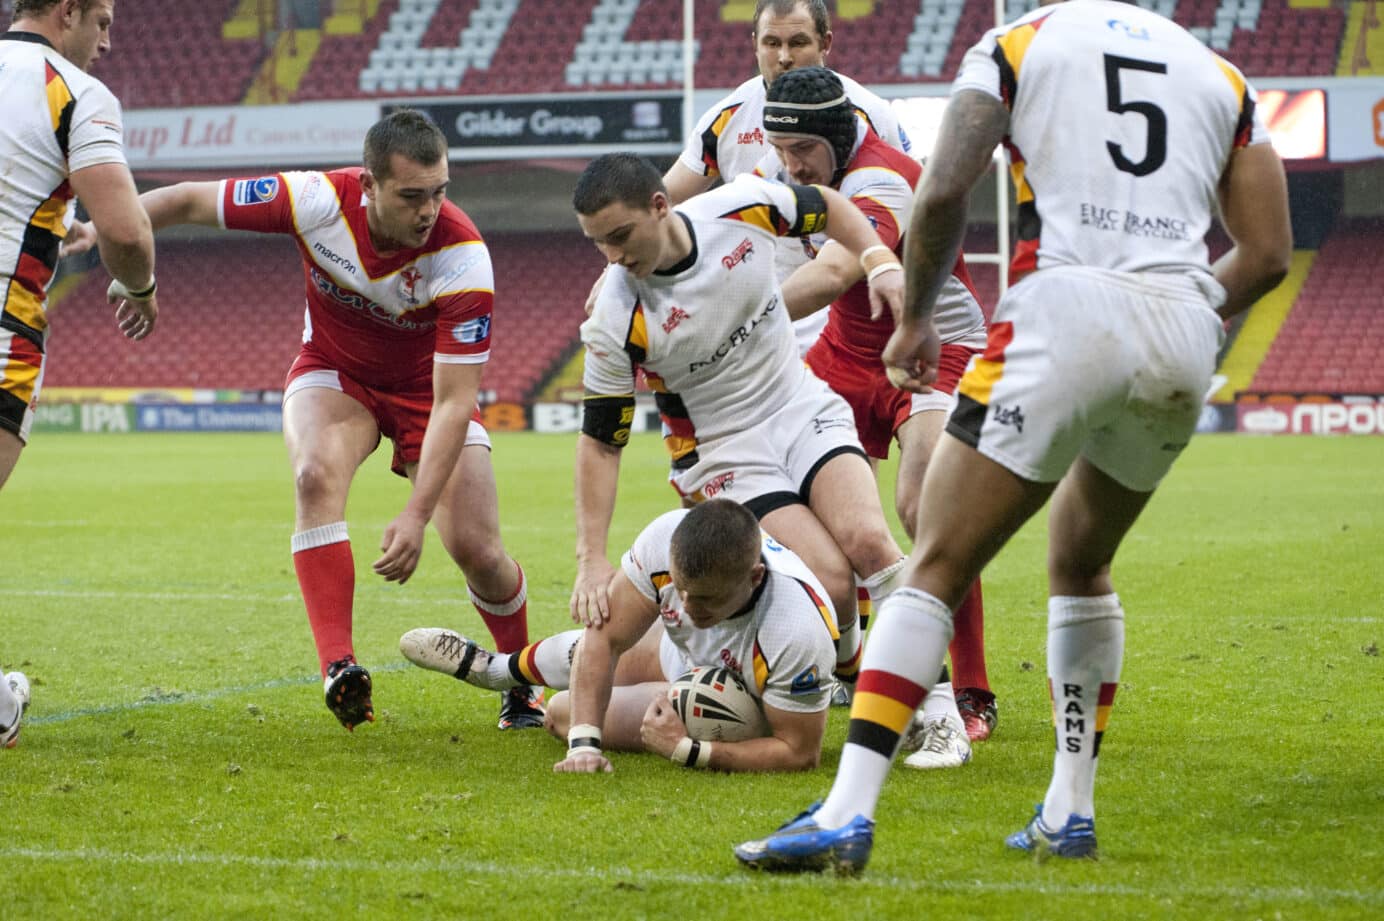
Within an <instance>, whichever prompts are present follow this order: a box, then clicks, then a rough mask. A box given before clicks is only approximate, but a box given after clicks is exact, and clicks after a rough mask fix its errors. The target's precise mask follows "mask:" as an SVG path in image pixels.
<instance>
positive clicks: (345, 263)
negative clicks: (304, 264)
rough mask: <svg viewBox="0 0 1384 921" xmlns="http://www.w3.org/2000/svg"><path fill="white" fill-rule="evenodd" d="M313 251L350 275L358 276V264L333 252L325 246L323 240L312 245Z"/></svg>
mask: <svg viewBox="0 0 1384 921" xmlns="http://www.w3.org/2000/svg"><path fill="white" fill-rule="evenodd" d="M312 251H313V252H314V253H316V254H317V255H319V256H321V257H322V258H323V259H324V260H326V261H327V262H330V263H331V264H332V265H334V266H337V267H339V268H341V269H343V270H345V271H346V273H347V274H349V275H354V274H356V264H355V263H354V262H352V261H351V260H350V259H347V258H346V257H345V256H343V255H341V254H340V253H336V252H333V251H332V250H330V249H328V248H327V247H326V246H324V245H323V243H322V241H321V240H316V241H314V242H313V244H312Z"/></svg>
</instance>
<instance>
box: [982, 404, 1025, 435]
mask: <svg viewBox="0 0 1384 921" xmlns="http://www.w3.org/2000/svg"><path fill="white" fill-rule="evenodd" d="M990 418H992V419H994V420H995V424H996V425H1012V426H1014V428H1016V429H1018V430H1019V434H1020V435H1022V434H1023V433H1024V411H1023V409H1022V408H1021V407H1018V406H1001V405H1000V404H998V403H992V404H991V405H990Z"/></svg>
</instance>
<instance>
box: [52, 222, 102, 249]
mask: <svg viewBox="0 0 1384 921" xmlns="http://www.w3.org/2000/svg"><path fill="white" fill-rule="evenodd" d="M95 245H96V228H95V227H94V226H92V223H91V221H73V222H72V226H71V227H69V228H68V230H67V236H65V237H63V241H62V245H61V246H59V247H58V258H62V257H63V256H80V255H81V254H82V253H85V252H86V251H87V250H89V249H91V248H92V247H93V246H95Z"/></svg>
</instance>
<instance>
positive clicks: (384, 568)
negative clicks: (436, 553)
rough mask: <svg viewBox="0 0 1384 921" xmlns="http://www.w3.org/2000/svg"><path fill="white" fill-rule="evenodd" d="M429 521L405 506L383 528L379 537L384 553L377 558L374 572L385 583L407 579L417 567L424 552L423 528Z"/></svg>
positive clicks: (405, 580) (400, 582) (401, 582)
mask: <svg viewBox="0 0 1384 921" xmlns="http://www.w3.org/2000/svg"><path fill="white" fill-rule="evenodd" d="M426 525H427V522H426V521H425V520H424V519H422V518H420V517H419V516H417V515H415V514H413V513H412V512H410V511H409V510H408V509H404V510H403V511H402V512H400V513H399V516H398V517H397V518H395V519H394V520H393V521H391V522H390V523H389V525H388V526H387V527H386V528H385V529H384V537H383V538H381V539H380V549H381V550H383V551H384V556H382V557H380V558H379V559H378V560H376V561H375V564H374V569H375V574H376V575H379V576H383V577H384V580H385V581H386V582H398V583H399V584H400V585H402V584H404V583H405V582H407V581H408V579H409V576H411V575H413V571H414V570H415V569H417V568H418V559H419V558H420V557H421V556H422V555H423V528H424V527H425V526H426Z"/></svg>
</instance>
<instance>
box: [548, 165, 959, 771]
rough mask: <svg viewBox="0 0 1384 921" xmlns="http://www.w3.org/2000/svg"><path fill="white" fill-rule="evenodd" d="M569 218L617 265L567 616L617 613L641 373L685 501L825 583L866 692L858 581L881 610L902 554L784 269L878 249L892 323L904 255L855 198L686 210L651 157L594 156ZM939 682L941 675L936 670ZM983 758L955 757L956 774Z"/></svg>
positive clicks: (757, 201) (725, 197) (850, 668)
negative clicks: (802, 247) (799, 241)
mask: <svg viewBox="0 0 1384 921" xmlns="http://www.w3.org/2000/svg"><path fill="white" fill-rule="evenodd" d="M573 204H574V206H575V208H576V211H577V219H578V222H579V223H580V224H581V227H582V232H583V233H585V234H586V236H587V237H588V238H589V239H590V240H591V241H592V242H593V243H594V244H595V245H596V247H597V248H598V249H599V250H600V251H601V253H602V254H603V255H604V256H605V257H606V259H607V261H609V262H610V263H611V267H610V269H609V271H608V272H607V279H606V284H605V286H604V287H603V288H602V290H601V293H600V296H599V298H598V300H597V304H596V310H595V311H594V312H593V314H592V315H591V317H590V318H589V319H588V320H587V321H586V322H585V323H584V324H582V341H583V343H584V344H585V346H586V369H585V374H584V383H585V388H586V398H585V402H584V406H583V417H582V434H581V435H580V436H579V437H578V442H577V465H576V505H577V508H576V512H577V567H578V568H577V579H576V585H575V587H574V589H573V592H572V601H571V612H572V617H573V619H574V620H575V621H577V622H578V623H581V624H585V625H588V626H590V625H596V624H600V623H602V622H604V621H605V620H606V618H607V616H608V600H607V593H608V585H609V582H610V578H611V576H612V575H613V572H614V570H613V567H612V566H611V564H610V562H609V560H608V559H607V557H606V543H607V536H608V531H609V526H610V520H611V516H612V514H613V512H614V507H615V493H616V485H617V481H618V472H619V466H620V455H621V449H622V448H623V447H624V445H625V443H626V442H627V441H628V438H629V432H630V423H631V420H632V417H633V411H634V383H635V374H636V372H637V371H642V372H643V374H644V379H645V382H646V383H647V384H648V386H649V388H650V389H651V390H653V391H654V394H655V399H656V402H657V404H658V407H659V412H660V414H661V416H662V418H663V426H664V442H665V445H666V447H667V448H668V452H669V455H670V457H671V462H672V470H671V472H670V474H669V480H670V482H671V484H672V485H673V487H674V488H675V489H676V490H677V492H678V494H679V495H680V496H681V497H682V498H683V500H684V501H686V502H689V503H696V502H699V501H702V500H703V499H709V498H712V497H715V496H722V497H725V498H731V499H735V500H736V501H738V502H741V503H743V504H745V505H747V506H749V508H750V510H751V511H753V512H754V513H755V515H756V517H758V518H759V519H760V522H761V523H762V524H763V527H764V530H765V531H767V532H768V533H769V534H771V535H773V536H774V537H775V538H776V539H777V540H778V541H780V542H781V543H783V544H784V545H785V546H787V547H789V548H790V549H792V550H793V551H794V552H796V553H797V554H798V556H799V557H801V558H802V560H803V561H804V562H805V563H807V565H808V566H809V567H810V568H811V569H812V571H813V572H814V573H816V574H817V576H818V577H819V578H820V579H821V580H822V583H823V585H825V586H826V588H827V591H828V593H829V594H830V596H831V600H832V605H833V607H834V608H835V609H836V611H837V612H838V618H839V622H840V623H839V626H840V630H841V640H840V642H839V644H838V652H837V668H836V674H837V676H838V678H840V679H842V680H845V681H850V680H852V679H853V678H854V675H855V671H856V662H857V661H858V659H859V649H860V625H859V622H858V620H857V619H856V618H855V617H854V614H855V597H856V594H855V581H854V580H855V578H856V577H857V576H858V577H859V578H860V579H861V580H862V582H863V584H864V586H865V588H866V590H867V591H868V592H869V593H870V595H871V597H872V598H874V599H876V600H880V599H882V598H884V597H885V596H886V595H887V594H888V593H889V591H890V590H891V589H892V586H893V577H894V574H895V572H896V571H897V568H898V566H899V565H900V564H901V559H900V556H899V554H900V553H901V551H900V550H899V548H898V544H896V543H895V542H894V538H893V536H892V535H891V534H890V533H889V528H888V526H887V525H886V524H885V521H884V513H883V510H882V509H881V507H880V502H879V495H878V492H877V490H876V488H875V485H874V478H873V475H872V473H871V471H870V466H869V463H868V461H867V460H866V458H865V455H864V452H863V451H862V450H861V448H860V441H859V439H858V438H857V437H856V434H855V422H854V418H853V417H852V415H851V411H850V407H849V406H847V405H846V403H845V401H844V400H843V399H842V398H841V397H840V396H838V395H837V394H835V393H834V392H832V390H831V389H830V388H829V387H827V386H826V385H825V384H824V383H822V381H821V380H819V379H818V378H817V377H816V376H815V375H814V374H813V373H812V372H811V371H810V370H809V369H808V368H807V366H806V365H804V364H803V363H802V361H801V360H800V359H799V357H798V355H797V350H796V348H795V346H794V343H793V337H792V332H791V330H790V328H789V324H788V317H787V312H786V311H785V310H784V308H783V304H782V300H781V297H780V294H779V286H778V281H777V277H776V273H775V268H774V265H773V259H772V253H773V247H774V242H775V241H776V240H777V239H778V238H779V237H782V236H806V235H809V234H812V233H815V232H825V233H826V234H827V236H828V237H829V238H830V239H833V240H835V241H836V242H837V243H839V244H840V245H842V246H843V247H844V248H845V249H846V250H847V251H849V252H853V253H860V252H863V251H865V250H867V249H870V248H871V247H875V249H873V250H871V252H870V255H869V256H867V257H866V263H865V272H866V275H867V279H868V284H869V288H870V297H871V299H872V302H873V303H875V305H876V308H877V309H879V310H881V311H883V310H885V309H892V307H891V306H890V305H892V304H893V303H895V297H896V294H897V293H898V292H897V290H896V288H895V286H894V282H895V281H896V280H897V275H898V271H897V269H895V268H894V266H896V265H898V261H897V259H896V258H895V257H894V255H893V253H892V252H890V250H889V248H888V247H884V246H882V245H880V242H879V237H878V235H876V234H875V232H874V230H872V229H871V227H870V223H869V221H868V220H867V219H866V218H865V216H864V215H863V214H861V213H860V211H859V209H857V208H856V207H855V206H854V205H852V204H851V203H850V201H849V200H848V199H846V198H844V197H842V196H841V194H840V193H838V192H836V191H835V190H834V189H830V188H827V187H825V186H797V185H783V184H780V183H775V182H769V181H766V180H764V179H761V178H758V177H755V176H750V175H747V176H742V177H740V178H739V179H738V180H736V181H735V182H732V183H730V184H728V185H725V186H723V187H721V188H718V189H714V190H712V191H710V192H706V193H704V194H702V195H698V196H696V197H694V198H692V199H691V200H689V201H687V202H684V203H683V204H682V205H679V206H678V207H677V208H676V209H674V208H673V207H672V205H671V204H670V203H669V201H668V195H667V192H666V191H665V190H664V188H663V183H662V180H661V177H660V176H659V174H658V171H657V170H655V169H654V167H653V165H652V164H651V163H649V162H648V161H647V160H645V159H643V158H642V157H636V156H633V155H629V154H610V155H606V156H603V157H599V158H597V159H596V160H593V161H592V162H591V164H590V165H588V167H587V168H586V170H585V171H584V172H583V173H582V176H581V178H580V179H578V181H577V186H576V190H575V191H574V193H573ZM939 673H940V669H939ZM966 757H969V746H967V748H966V752H965V753H964V756H962V757H955V758H951V759H949V763H947V764H939V765H938V766H946V767H951V766H957V765H959V764H962V763H964V761H965V759H966Z"/></svg>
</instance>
